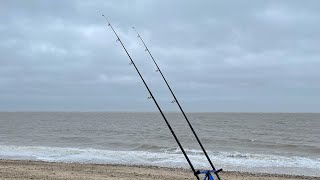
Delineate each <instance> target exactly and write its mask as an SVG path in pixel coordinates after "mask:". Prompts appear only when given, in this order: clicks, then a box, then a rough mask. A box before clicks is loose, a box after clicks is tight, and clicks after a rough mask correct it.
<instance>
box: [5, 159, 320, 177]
mask: <svg viewBox="0 0 320 180" xmlns="http://www.w3.org/2000/svg"><path fill="white" fill-rule="evenodd" d="M221 178H222V179H225V180H243V179H247V180H267V179H268V180H278V179H279V180H289V179H290V180H300V179H314V180H316V179H319V178H318V177H308V176H293V175H274V174H260V173H244V172H221ZM0 179H16V180H17V179H21V180H22V179H61V180H62V179H68V180H71V179H74V180H75V179H77V180H79V179H80V180H81V179H83V180H84V179H93V180H95V179H110V180H113V179H158V180H160V179H163V180H165V179H166V180H171V179H172V180H179V179H190V180H191V179H192V180H194V179H195V178H194V176H193V175H192V172H190V171H189V170H186V169H178V168H163V167H147V166H124V165H106V164H79V163H51V162H42V161H25V160H0Z"/></svg>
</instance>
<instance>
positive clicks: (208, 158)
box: [132, 27, 222, 180]
mask: <svg viewBox="0 0 320 180" xmlns="http://www.w3.org/2000/svg"><path fill="white" fill-rule="evenodd" d="M132 28H133V29H134V30H135V31H136V33H137V37H138V38H139V39H140V40H141V42H142V43H143V45H144V47H145V51H147V52H148V54H149V55H150V57H151V59H152V61H153V62H154V64H155V65H156V67H157V70H156V71H157V72H159V73H160V74H161V76H162V78H163V80H164V82H165V83H166V85H167V87H168V89H169V90H170V92H171V95H172V96H173V98H174V100H173V101H172V102H173V103H177V105H178V107H179V109H180V111H181V113H182V114H183V116H184V118H185V120H186V121H187V123H188V125H189V127H190V129H191V131H192V133H193V135H194V136H195V138H196V139H197V141H198V144H199V145H200V147H201V149H202V151H203V153H204V154H205V156H206V158H207V160H208V162H209V163H210V166H211V167H212V169H213V170H216V168H215V167H214V165H213V163H212V161H211V159H210V157H209V155H208V153H207V151H206V150H205V148H204V147H203V145H202V143H201V141H200V139H199V137H198V135H197V133H196V132H195V130H194V129H193V126H192V125H191V123H190V121H189V119H188V117H187V115H186V114H185V112H184V110H183V109H182V107H181V105H180V103H179V101H178V99H177V97H176V96H175V94H174V92H173V90H172V89H171V87H170V85H169V83H168V81H167V80H166V78H165V77H164V75H163V73H162V71H161V69H160V67H159V66H158V64H157V62H156V60H155V59H154V58H153V56H152V54H151V52H150V50H149V48H148V47H147V45H146V43H145V42H144V40H143V39H142V37H141V35H140V34H139V32H138V31H137V30H136V28H135V27H132ZM220 171H222V169H219V170H217V171H215V174H216V176H217V178H218V179H219V180H220V176H219V174H218V173H219V172H220Z"/></svg>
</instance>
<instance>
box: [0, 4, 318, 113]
mask: <svg viewBox="0 0 320 180" xmlns="http://www.w3.org/2000/svg"><path fill="white" fill-rule="evenodd" d="M102 14H104V15H105V16H106V17H107V18H108V19H109V21H110V22H111V24H112V25H113V27H114V28H115V30H116V31H117V33H118V34H119V36H120V38H121V40H122V41H123V43H124V45H125V46H126V47H127V49H128V51H129V53H130V55H131V56H132V58H133V60H134V61H135V63H136V65H137V67H138V68H139V70H140V71H141V73H142V75H143V76H144V78H145V80H146V82H147V83H148V85H149V87H150V89H151V91H152V92H153V93H154V96H155V98H156V100H157V101H158V102H159V104H160V106H161V107H162V108H163V110H164V111H179V109H178V107H177V105H176V104H175V103H171V101H172V99H173V98H172V96H171V94H170V92H169V90H168V89H167V87H166V85H165V83H164V81H163V80H162V79H161V76H160V74H159V72H155V70H156V67H155V65H154V64H153V62H152V60H151V59H150V57H149V56H148V54H147V52H145V51H144V47H143V44H142V43H141V42H140V41H139V39H138V38H137V36H136V34H135V31H134V30H133V29H132V26H135V28H136V29H137V30H138V31H139V33H140V34H141V36H142V38H143V39H144V41H145V42H146V44H147V46H148V47H149V49H150V51H151V53H152V54H153V56H154V58H155V60H156V61H157V62H158V64H159V66H160V68H161V70H162V72H163V73H164V75H165V77H166V78H167V80H168V82H169V84H170V85H171V87H172V89H173V90H174V92H175V94H176V96H177V98H178V100H179V101H180V103H181V105H182V107H183V108H184V109H185V111H188V112H320V111H319V107H320V83H319V82H320V71H319V67H320V51H319V50H320V48H319V45H320V35H319V32H320V1H317V0H309V1H299V0H282V1H278V0H269V1H263V0H259V1H245V0H237V1H235V0H234V1H228V0H220V1H218V0H216V1H213V0H208V1H191V0H190V1H188V0H184V1H182V0H181V1H178V0H177V1H169V0H161V1H160V0H158V1H156V0H155V1H150V0H123V1H118V0H110V1H103V0H98V1H96V0H92V1H80V0H79V1H77V0H68V1H65V0H56V1H51V0H28V1H20V0H0V111H157V108H156V106H155V105H154V103H153V102H152V100H150V99H148V98H147V97H148V96H149V94H148V92H147V90H146V88H145V87H144V85H143V83H142V81H141V79H140V78H139V76H138V74H137V72H136V71H135V69H134V67H133V66H132V65H129V62H130V61H129V59H128V57H127V55H126V54H125V52H124V50H123V49H122V47H121V45H120V44H119V42H117V41H116V37H115V35H114V34H113V32H112V30H111V29H110V27H108V26H107V23H106V21H105V19H103V17H102V16H101V15H102Z"/></svg>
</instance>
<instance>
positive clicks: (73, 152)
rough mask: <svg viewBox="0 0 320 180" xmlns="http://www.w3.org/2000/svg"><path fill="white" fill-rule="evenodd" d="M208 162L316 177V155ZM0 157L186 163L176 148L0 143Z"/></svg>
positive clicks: (226, 155)
mask: <svg viewBox="0 0 320 180" xmlns="http://www.w3.org/2000/svg"><path fill="white" fill-rule="evenodd" d="M187 153H188V154H189V156H190V159H191V161H192V162H193V163H194V166H195V167H197V168H208V167H209V165H208V164H207V163H205V162H206V160H205V157H204V156H203V154H202V153H201V151H198V150H187ZM209 154H210V157H212V161H213V162H214V163H215V164H216V165H217V166H219V167H223V168H224V169H225V170H243V171H253V172H272V173H284V174H285V173H290V174H303V175H314V176H320V174H319V172H320V158H314V159H312V158H307V157H295V156H294V157H286V156H276V155H266V154H263V155H262V154H249V153H247V154H246V153H239V152H209ZM0 158H2V159H28V160H42V161H49V162H80V163H103V164H104V163H107V164H129V165H151V166H164V167H184V168H188V164H187V162H186V160H185V159H184V157H183V155H182V154H181V153H180V151H179V150H176V149H169V150H168V149H167V150H163V151H162V152H146V151H115V150H101V149H91V148H61V147H43V146H13V145H0Z"/></svg>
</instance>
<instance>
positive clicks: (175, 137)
mask: <svg viewBox="0 0 320 180" xmlns="http://www.w3.org/2000/svg"><path fill="white" fill-rule="evenodd" d="M102 16H103V17H104V18H105V19H106V21H107V22H108V26H110V27H111V29H112V31H113V32H114V34H115V35H116V37H117V41H118V42H120V44H121V46H122V48H123V49H124V51H125V52H126V54H127V56H128V57H129V59H130V65H133V66H134V68H135V69H136V71H137V73H138V74H139V76H140V78H141V80H142V82H143V84H144V86H145V87H146V88H147V90H148V92H149V94H150V97H148V99H153V102H154V103H155V104H156V106H157V108H158V110H159V112H160V114H161V115H162V117H163V119H164V121H165V122H166V124H167V126H168V128H169V130H170V131H171V134H172V135H173V137H174V139H175V140H176V142H177V144H178V145H179V148H180V149H181V151H182V153H183V155H184V157H185V158H186V160H187V161H188V164H189V166H190V168H191V169H192V171H193V174H194V175H195V176H196V177H197V179H198V180H199V176H198V174H197V172H196V170H195V169H194V167H193V165H192V163H191V161H190V159H189V157H188V155H187V154H186V152H185V151H184V149H183V147H182V145H181V144H180V141H179V140H178V138H177V136H176V134H175V133H174V131H173V129H172V127H171V125H170V124H169V121H168V120H167V118H166V117H165V115H164V113H163V112H162V110H161V108H160V106H159V104H158V102H157V100H156V99H155V97H154V96H153V94H152V92H151V90H150V89H149V87H148V85H147V83H146V82H145V80H144V79H143V77H142V75H141V73H140V71H139V69H138V68H137V66H136V64H135V63H134V61H133V59H132V58H131V56H130V54H129V52H128V51H127V49H126V48H125V46H124V44H123V43H122V41H121V39H120V37H119V36H118V34H117V33H116V31H115V30H114V29H113V27H112V25H111V23H110V22H109V21H108V19H107V18H106V17H105V16H104V15H102Z"/></svg>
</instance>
